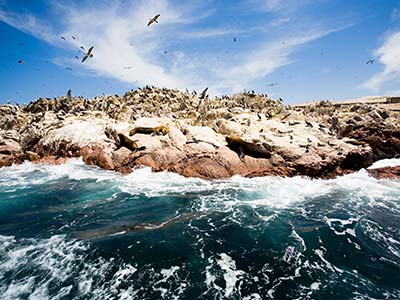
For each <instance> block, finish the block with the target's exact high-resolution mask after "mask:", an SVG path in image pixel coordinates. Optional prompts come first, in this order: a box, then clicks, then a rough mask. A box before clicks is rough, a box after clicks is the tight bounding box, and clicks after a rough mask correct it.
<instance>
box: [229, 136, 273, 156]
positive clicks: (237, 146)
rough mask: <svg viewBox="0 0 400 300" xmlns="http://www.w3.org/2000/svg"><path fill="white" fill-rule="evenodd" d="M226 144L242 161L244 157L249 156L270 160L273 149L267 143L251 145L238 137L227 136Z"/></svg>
mask: <svg viewBox="0 0 400 300" xmlns="http://www.w3.org/2000/svg"><path fill="white" fill-rule="evenodd" d="M226 142H227V143H228V147H229V148H230V149H231V150H232V151H235V152H236V153H237V154H238V155H239V157H240V158H241V159H242V158H243V157H244V155H249V156H252V157H255V158H270V157H271V151H272V147H271V146H270V145H268V144H267V143H249V142H246V141H244V140H242V139H241V138H239V137H238V136H227V137H226Z"/></svg>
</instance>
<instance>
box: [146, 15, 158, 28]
mask: <svg viewBox="0 0 400 300" xmlns="http://www.w3.org/2000/svg"><path fill="white" fill-rule="evenodd" d="M159 17H160V14H158V15H155V16H154V17H153V18H152V19H150V20H149V23H147V26H150V25H151V24H153V23H158V18H159Z"/></svg>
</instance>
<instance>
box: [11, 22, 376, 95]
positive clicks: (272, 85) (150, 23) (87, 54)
mask: <svg viewBox="0 0 400 300" xmlns="http://www.w3.org/2000/svg"><path fill="white" fill-rule="evenodd" d="M160 16H161V15H160V14H157V15H155V16H154V17H153V18H151V19H149V22H148V23H147V26H151V25H152V24H154V23H158V19H159V18H160ZM71 37H72V39H73V40H76V37H75V36H73V35H72V36H71ZM61 39H62V40H64V41H65V40H66V38H65V37H64V36H61ZM233 42H237V39H236V37H235V38H233ZM284 43H285V42H282V44H284ZM19 44H20V45H21V46H23V44H22V43H19ZM80 48H81V49H82V50H83V51H85V47H83V46H80ZM93 49H94V46H91V47H90V48H89V49H88V50H87V51H86V53H84V55H83V58H82V63H84V62H85V61H86V60H87V59H88V58H92V57H93ZM163 53H164V54H167V51H164V52H163ZM321 54H323V53H321ZM75 58H76V59H79V57H78V56H75ZM17 63H18V64H24V63H25V62H24V60H22V59H20V60H18V61H17ZM374 63H375V60H373V59H369V60H368V61H366V64H367V65H372V64H374ZM131 68H132V67H131V66H129V67H124V68H123V69H131ZM66 69H67V70H69V71H71V70H72V68H71V67H66ZM277 85H278V83H276V82H274V83H269V84H267V87H274V86H277ZM207 91H208V87H207V88H206V89H205V90H203V91H202V92H201V94H200V97H199V98H200V99H205V98H206V97H207ZM68 92H69V93H71V90H69V91H68ZM69 96H71V95H69Z"/></svg>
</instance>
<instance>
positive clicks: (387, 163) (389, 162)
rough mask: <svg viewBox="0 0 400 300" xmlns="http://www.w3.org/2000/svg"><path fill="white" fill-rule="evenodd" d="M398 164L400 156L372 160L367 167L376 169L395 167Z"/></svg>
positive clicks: (399, 163) (399, 164)
mask: <svg viewBox="0 0 400 300" xmlns="http://www.w3.org/2000/svg"><path fill="white" fill-rule="evenodd" d="M396 166H400V158H390V159H382V160H378V161H376V162H374V163H373V164H372V165H371V166H369V167H368V169H369V170H370V169H377V168H383V167H396Z"/></svg>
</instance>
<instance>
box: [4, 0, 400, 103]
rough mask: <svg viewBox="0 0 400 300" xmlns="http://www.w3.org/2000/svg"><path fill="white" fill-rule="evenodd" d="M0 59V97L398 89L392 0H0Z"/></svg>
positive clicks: (295, 98) (399, 63)
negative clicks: (150, 88) (165, 90)
mask: <svg viewBox="0 0 400 300" xmlns="http://www.w3.org/2000/svg"><path fill="white" fill-rule="evenodd" d="M156 14H160V15H161V16H160V18H159V23H158V24H153V25H151V26H147V23H148V21H149V19H150V18H151V17H153V16H154V15H156ZM91 46H94V50H93V54H94V56H93V58H89V59H88V60H87V61H85V62H84V63H81V59H82V57H83V55H84V53H83V50H82V49H81V48H80V47H84V48H85V49H88V48H89V47H91ZM19 60H23V61H24V64H19V63H18V61H19ZM368 60H373V61H374V63H373V64H367V63H366V62H367V61H368ZM0 69H1V73H0V103H4V102H6V101H7V100H10V101H11V102H15V101H17V102H19V103H24V102H29V101H31V100H33V99H36V98H38V97H40V96H43V97H54V96H57V95H64V94H65V93H66V91H67V90H68V89H72V91H73V94H74V95H83V96H85V97H93V96H95V95H100V94H102V93H106V94H114V93H117V94H123V93H124V92H125V91H127V90H130V89H134V88H137V87H140V86H144V85H146V84H149V85H156V86H160V87H169V88H179V89H183V90H184V89H186V88H188V89H189V90H192V89H195V90H198V91H200V90H203V89H204V88H205V87H206V86H208V87H209V91H210V93H211V94H212V95H221V94H232V93H235V92H240V91H243V90H245V89H246V90H255V91H257V92H262V93H266V94H268V95H270V96H271V97H273V98H278V97H281V98H283V99H284V100H285V102H286V103H287V104H293V103H299V102H304V101H308V100H321V99H331V100H333V99H337V100H340V99H347V98H353V97H359V96H366V95H382V94H386V95H388V94H390V95H400V1H398V0H367V1H366V0H347V1H337V0H230V1H227V0H199V1H197V0H195V1H182V0H115V1H103V0H97V1H85V0H79V1H73V0H68V1H55V0H35V1H28V0H0Z"/></svg>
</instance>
